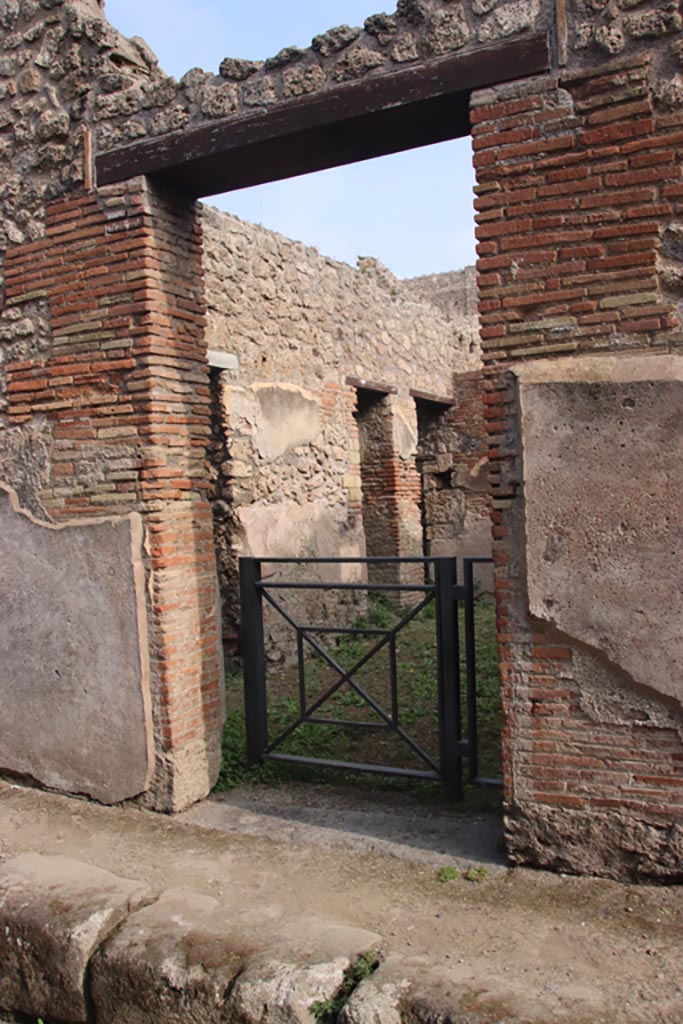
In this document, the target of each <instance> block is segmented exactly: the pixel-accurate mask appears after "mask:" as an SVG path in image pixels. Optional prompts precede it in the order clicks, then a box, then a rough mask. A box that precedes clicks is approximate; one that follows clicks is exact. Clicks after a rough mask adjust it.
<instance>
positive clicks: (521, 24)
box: [0, 0, 683, 250]
mask: <svg viewBox="0 0 683 1024" xmlns="http://www.w3.org/2000/svg"><path fill="white" fill-rule="evenodd" d="M556 2H557V0H467V2H459V0H399V3H398V6H397V9H396V11H395V12H394V13H393V14H384V13H381V14H374V15H371V16H370V17H368V18H367V19H366V21H365V24H364V26H363V27H362V28H360V27H358V28H352V27H349V26H340V27H337V28H333V29H331V30H330V31H328V32H325V33H323V34H321V35H319V36H316V37H315V38H314V39H313V41H312V44H311V46H310V47H309V48H308V49H305V50H304V49H299V48H297V47H293V46H286V47H285V48H284V49H282V50H281V51H280V52H279V53H277V54H275V55H274V56H272V57H270V58H269V59H267V60H265V61H250V60H245V59H242V58H240V57H233V56H230V57H226V58H225V60H224V61H223V62H222V63H221V65H220V68H219V69H217V73H212V72H211V71H202V70H199V69H192V70H190V71H188V72H187V74H185V75H184V76H183V78H182V79H181V80H180V81H179V82H176V81H175V79H173V78H171V77H169V76H167V75H166V74H164V73H163V71H162V70H161V69H160V68H159V66H158V62H157V59H156V57H155V55H154V54H153V53H152V51H151V49H150V48H149V46H148V45H147V44H146V43H145V42H144V41H143V40H141V39H139V38H133V39H130V40H129V39H126V38H124V37H123V36H122V35H121V34H120V33H119V32H117V31H116V29H115V28H113V27H112V26H111V25H110V24H109V23H108V22H107V20H106V18H105V16H104V9H103V4H102V2H101V0H3V2H2V3H0V32H2V42H1V50H0V167H2V179H3V182H4V184H3V185H2V194H1V195H0V200H1V201H3V202H4V203H7V204H9V209H6V210H4V211H3V217H2V219H1V220H2V227H1V228H0V250H2V249H4V248H5V247H6V245H7V244H8V243H10V244H11V243H14V242H20V241H24V240H26V239H27V237H28V238H30V237H31V236H32V235H33V234H35V232H36V231H38V230H39V229H38V225H37V223H36V224H34V225H33V227H32V226H31V222H32V220H33V219H34V217H35V216H37V215H38V212H39V207H40V206H41V204H42V202H44V200H45V199H46V198H51V197H53V196H55V195H57V194H60V193H63V192H65V191H69V189H70V188H73V187H77V186H78V185H79V184H80V183H81V182H82V180H83V175H84V171H83V156H82V149H83V138H84V134H83V130H84V129H85V128H87V129H88V130H89V131H92V132H93V135H94V143H95V150H96V151H97V152H105V151H107V150H109V149H113V148H116V147H120V146H125V145H128V144H133V143H136V142H138V141H140V140H143V139H146V138H149V139H151V138H156V137H160V136H164V135H167V134H169V133H172V132H177V131H179V130H183V129H187V128H189V127H196V126H200V125H202V124H206V123H211V122H212V121H215V120H223V119H226V118H233V117H239V116H241V115H245V114H250V113H254V112H259V111H263V110H266V109H272V108H273V107H274V106H277V105H278V104H280V103H286V102H288V101H292V100H294V99H297V98H300V97H302V96H306V95H309V94H318V93H320V94H323V93H324V92H325V91H326V90H329V89H334V88H337V87H339V86H340V85H343V84H344V83H347V82H350V81H352V80H359V79H365V78H373V77H377V76H382V75H384V74H387V73H389V72H391V71H394V70H396V69H399V68H409V67H411V66H415V65H419V64H424V63H425V62H428V61H430V60H433V59H435V58H438V57H441V56H444V55H447V54H455V53H460V52H461V53H467V52H472V51H474V52H476V51H477V50H479V49H482V48H491V47H493V48H495V47H496V45H499V44H501V43H504V42H507V41H510V40H514V39H517V38H520V39H521V38H524V37H525V36H528V35H530V34H532V33H538V32H546V31H548V32H550V34H551V36H552V38H553V39H554V41H555V44H556V47H555V53H556V61H557V63H558V67H559V65H560V63H562V62H564V60H565V59H566V61H567V63H568V65H569V67H570V68H574V67H576V68H581V67H584V66H595V65H599V64H600V63H602V62H604V61H605V60H606V59H609V58H612V57H616V56H618V57H622V56H631V55H633V56H637V55H638V54H647V55H648V56H650V57H651V58H653V69H652V76H653V77H652V81H653V89H654V92H655V95H656V96H657V97H658V98H659V100H660V101H661V102H662V103H664V104H667V105H670V106H677V105H683V74H682V69H683V35H682V29H683V16H682V15H681V10H680V0H569V2H568V8H567V11H566V18H565V17H560V16H559V15H558V11H559V12H561V11H562V9H563V4H561V3H559V2H557V10H556ZM519 73H520V77H523V76H524V68H523V67H520V69H519ZM17 189H20V190H21V193H22V210H23V213H22V214H21V216H18V212H17V211H16V210H15V209H14V206H15V205H16V204H15V199H16V195H15V193H16V191H17ZM3 236H4V237H3Z"/></svg>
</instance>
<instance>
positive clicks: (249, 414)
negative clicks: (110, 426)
mask: <svg viewBox="0 0 683 1024" xmlns="http://www.w3.org/2000/svg"><path fill="white" fill-rule="evenodd" d="M202 223H203V237H204V271H205V282H206V283H205V288H206V296H207V344H208V347H209V349H210V350H211V351H217V352H225V353H231V354H232V355H234V356H235V357H236V358H237V368H236V369H234V370H222V371H216V373H217V378H216V387H217V391H216V396H217V403H218V404H217V407H216V410H215V414H214V424H215V426H216V428H217V430H218V434H219V435H220V432H221V431H222V432H223V440H222V441H221V440H220V438H218V439H217V448H216V449H215V450H216V455H215V457H214V458H213V459H212V461H213V462H214V465H215V469H214V473H215V478H216V487H217V491H216V495H217V502H216V503H215V504H214V513H215V523H216V539H217V550H218V558H219V576H220V580H221V591H222V595H223V617H224V639H225V644H226V651H227V652H228V653H229V654H234V653H235V649H236V643H237V626H238V591H237V582H236V572H237V563H238V559H239V557H240V555H253V556H256V557H268V556H269V555H270V556H271V557H275V556H279V557H291V558H297V557H339V556H345V557H351V558H353V557H363V556H364V555H365V554H366V552H367V553H368V554H373V555H377V556H398V555H402V556H415V555H422V554H423V544H422V530H421V524H420V479H419V474H418V472H417V467H416V462H415V460H416V454H417V420H416V409H415V399H414V398H413V397H412V395H411V390H413V389H422V390H424V391H426V392H429V393H434V392H436V393H438V394H442V393H444V392H449V390H450V388H451V383H450V382H451V378H452V372H453V371H454V370H455V369H458V370H462V371H465V370H468V369H469V368H471V367H476V366H478V365H479V363H480V354H479V341H478V326H477V321H476V319H475V317H474V316H473V315H471V314H470V315H464V314H463V313H462V312H460V311H459V309H458V308H457V307H456V306H455V304H452V310H449V311H448V312H444V311H443V310H442V309H441V308H439V307H438V306H436V305H434V304H433V303H432V302H431V301H428V300H427V299H425V298H423V297H422V296H421V295H419V294H417V293H416V291H415V289H414V287H413V282H407V283H404V282H401V281H399V280H398V279H397V278H395V277H394V275H393V274H392V273H391V272H390V271H389V270H387V269H386V268H385V267H383V266H382V265H381V264H380V263H378V262H377V261H376V260H374V259H370V258H365V259H359V262H358V267H357V268H353V267H350V266H348V265H347V264H345V263H339V262H337V261H335V260H332V259H329V258H327V257H325V256H322V255H321V254H320V253H318V252H317V250H315V249H312V248H310V247H307V246H304V245H302V244H301V243H299V242H295V241H292V240H291V239H288V238H285V237H284V236H282V235H279V234H277V233H275V232H272V231H269V230H267V229H265V228H262V227H259V226H256V225H253V224H247V223H244V222H243V221H241V220H239V219H238V218H236V217H232V216H230V215H229V214H226V213H221V212H219V211H218V210H215V209H212V208H211V207H204V208H203V212H202ZM449 284H450V282H448V283H447V285H446V287H448V285H449ZM441 290H442V291H444V290H445V288H444V285H443V284H442V285H441ZM362 381H368V382H373V383H374V384H376V385H377V384H379V385H381V386H384V387H385V389H386V397H385V398H382V394H381V392H372V391H367V390H364V389H363V388H362V386H361V384H360V382H362ZM352 382H353V383H352ZM480 383H481V382H480ZM373 395H374V396H375V397H376V399H377V403H376V404H375V403H374V402H373V401H371V398H372V396H373ZM479 403H480V409H481V387H480V393H479ZM373 410H374V412H375V413H378V414H379V413H381V415H379V416H373ZM477 412H479V415H477ZM467 414H469V415H472V416H473V423H475V422H476V423H477V425H478V430H479V433H480V436H483V423H482V419H481V414H480V410H475V409H473V408H472V407H471V406H468V412H467ZM463 415H465V413H464V410H463ZM371 421H372V423H374V424H375V426H379V427H380V428H381V429H380V430H379V432H378V431H377V430H373V429H372V428H371ZM473 429H474V428H473ZM359 431H360V436H359ZM216 459H217V461H216ZM460 525H461V528H460V529H457V528H455V529H454V530H453V531H452V534H451V538H452V541H451V544H450V545H449V546H448V550H446V548H445V547H444V549H443V550H442V551H441V553H442V554H454V553H462V551H464V550H465V548H467V549H468V551H469V548H468V544H467V543H464V542H463V537H462V536H461V534H462V533H463V530H464V529H465V526H466V524H464V522H462V523H461V524H460ZM480 540H481V543H482V545H483V547H482V550H481V552H480V553H487V552H488V550H489V546H490V539H489V538H486V537H485V536H482V537H481V538H480ZM281 571H282V570H281ZM292 571H293V570H290V572H292ZM323 571H324V572H325V573H326V575H327V577H328V578H330V576H331V578H333V579H334V578H339V579H340V580H341V576H340V575H339V574H340V572H341V570H339V569H337V570H335V571H334V572H333V571H332V569H331V567H330V566H327V567H325V568H323V567H318V568H316V567H314V566H308V567H306V569H305V570H304V569H302V570H300V573H301V574H304V573H305V574H306V578H311V577H312V578H314V579H318V578H320V573H321V572H323ZM358 571H359V570H358V569H357V568H355V569H352V568H351V567H347V568H346V569H345V570H344V573H343V578H344V580H346V579H348V578H350V577H349V576H348V574H349V573H351V574H352V575H353V574H354V573H357V572H358ZM416 571H417V570H416V568H415V567H412V566H411V567H410V569H409V570H404V575H405V577H406V579H407V578H410V579H412V578H413V577H414V576H415V573H416ZM396 572H397V570H396V567H395V566H394V567H391V569H389V568H388V567H385V571H384V573H383V578H385V579H386V581H393V582H400V581H401V579H402V578H403V577H401V575H400V574H399V575H396ZM418 575H419V573H418ZM354 578H355V576H354ZM319 598H320V594H319V593H316V595H315V600H314V602H313V604H312V608H311V611H315V612H316V613H317V614H320V613H321V611H322V610H324V612H325V614H328V613H330V614H331V613H333V610H334V609H336V612H335V614H338V615H341V620H342V621H343V619H344V613H343V607H345V606H344V603H343V602H342V601H341V600H340V595H339V594H337V595H336V598H332V597H330V598H327V597H325V598H324V600H323V602H322V604H321V602H320V600H319ZM335 600H336V602H337V605H335V603H334V602H335ZM309 603H311V602H309ZM288 607H289V609H290V610H292V611H294V610H295V609H296V611H297V612H298V613H300V614H304V611H305V609H306V602H305V601H304V599H303V597H301V596H300V597H299V600H298V601H295V600H294V598H293V596H292V595H289V606H288ZM353 612H354V608H350V613H353ZM268 616H269V617H268V623H267V635H268V640H269V643H270V644H272V643H273V642H274V641H276V640H277V643H276V645H275V646H276V648H278V649H279V650H280V651H282V650H283V643H284V644H285V646H286V638H285V635H283V633H282V631H281V630H278V628H277V626H276V624H275V621H276V620H275V621H273V618H272V614H271V613H270V612H269V613H268ZM309 618H310V615H309ZM289 653H290V654H291V653H293V652H292V651H290V652H289ZM273 654H275V651H273Z"/></svg>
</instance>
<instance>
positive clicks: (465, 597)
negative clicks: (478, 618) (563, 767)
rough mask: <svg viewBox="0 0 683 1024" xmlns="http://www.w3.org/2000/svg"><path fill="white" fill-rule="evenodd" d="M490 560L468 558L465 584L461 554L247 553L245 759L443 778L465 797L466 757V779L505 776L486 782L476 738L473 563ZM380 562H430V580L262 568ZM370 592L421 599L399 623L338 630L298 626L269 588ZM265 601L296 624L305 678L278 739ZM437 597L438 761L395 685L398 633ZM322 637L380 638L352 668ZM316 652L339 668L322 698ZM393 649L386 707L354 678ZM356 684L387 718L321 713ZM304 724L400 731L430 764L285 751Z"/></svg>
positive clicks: (456, 795)
mask: <svg viewBox="0 0 683 1024" xmlns="http://www.w3.org/2000/svg"><path fill="white" fill-rule="evenodd" d="M491 561H492V559H490V558H484V557H481V558H465V559H463V565H464V582H463V584H458V581H457V560H456V559H455V558H437V557H425V558H421V557H412V558H396V557H387V558H381V557H368V558H241V559H240V593H241V603H242V615H241V647H242V656H243V662H244V700H245V715H246V731H247V759H248V761H249V763H251V764H253V763H256V762H261V761H263V760H271V761H280V762H287V763H296V764H304V765H317V766H319V767H325V768H339V769H344V770H355V771H362V772H367V773H374V774H385V775H392V776H399V777H403V778H416V779H429V780H441V781H442V782H443V783H444V785H445V787H446V791H447V793H448V795H449V796H450V797H451V798H453V799H461V798H462V795H463V767H462V759H463V757H467V759H468V773H467V774H468V779H469V781H470V782H480V783H481V782H497V780H488V779H481V778H480V777H479V769H478V743H477V708H476V656H475V647H474V641H475V622H474V597H475V584H474V567H475V565H477V564H486V563H491ZM380 564H385V565H393V566H403V565H419V564H421V565H423V566H424V567H425V582H422V583H418V582H412V581H407V582H401V583H393V582H381V581H374V580H368V581H359V582H352V583H342V582H339V583H327V582H322V581H318V580H310V581H304V582H301V581H292V580H278V579H273V578H271V577H265V576H264V574H263V566H264V565H268V566H270V565H276V566H288V565H289V566H301V565H304V566H305V565H311V566H312V565H359V566H377V565H380ZM428 567H431V571H432V574H433V579H432V580H429V579H428V578H427V568H428ZM306 590H310V591H320V590H323V591H328V592H333V591H342V592H343V591H360V592H362V591H365V592H368V593H382V592H384V593H391V594H401V593H415V594H416V595H419V599H418V602H417V604H416V605H415V606H414V607H413V608H411V609H409V610H406V611H404V614H403V615H402V616H401V617H400V619H399V621H398V622H397V623H396V625H395V626H393V627H392V628H378V627H371V626H368V627H359V626H348V627H346V626H330V625H322V624H316V623H299V622H297V621H296V620H295V619H294V617H293V616H292V615H291V614H290V613H289V612H288V611H287V609H286V608H284V607H283V606H282V604H281V603H280V601H279V600H278V599H277V597H276V596H275V595H274V594H273V593H271V591H306ZM264 600H265V601H266V602H267V603H268V604H269V605H271V606H272V607H273V608H274V609H275V610H276V612H277V613H278V614H279V615H280V616H281V617H282V618H283V619H284V620H285V621H286V622H287V623H288V624H289V625H290V626H291V627H292V629H293V630H294V631H295V635H296V643H297V660H298V681H299V715H298V717H297V718H296V719H295V721H293V722H292V723H290V724H289V725H288V726H287V727H286V728H284V729H282V730H281V731H280V732H279V733H278V734H277V736H275V737H274V738H273V739H270V738H269V729H268V700H267V692H266V656H265V640H264V623H263V608H264ZM432 602H435V608H436V650H437V679H436V682H437V694H438V708H439V754H438V757H437V758H433V757H432V756H431V755H430V754H429V753H428V752H427V751H425V750H424V749H423V748H422V746H421V745H420V744H419V743H418V742H417V741H416V740H415V739H414V738H413V737H411V736H410V734H409V733H408V732H407V731H406V730H405V729H404V728H403V727H402V726H401V724H400V720H399V719H400V715H399V700H398V686H397V678H398V671H397V657H396V637H397V635H398V634H399V633H400V632H401V630H403V629H404V628H405V627H406V626H407V625H408V624H409V623H410V622H411V621H412V620H413V619H414V618H415V617H416V616H417V615H419V613H420V612H421V611H422V610H423V609H424V608H426V607H427V605H429V604H430V603H432ZM461 604H462V605H463V607H464V625H465V676H466V706H467V735H466V736H463V735H462V731H463V722H462V712H461V678H460V650H459V645H460V638H459V607H460V605H461ZM316 634H317V635H320V636H321V637H322V636H328V635H331V634H336V635H342V634H349V635H352V636H364V637H372V638H377V642H376V643H375V644H374V645H373V646H372V647H371V648H370V649H369V650H368V651H366V652H365V653H364V654H363V655H362V656H361V657H360V658H357V660H356V662H355V664H354V665H352V667H351V668H350V669H348V670H345V669H344V668H342V666H341V665H340V664H339V663H338V661H337V659H336V658H335V657H333V655H331V654H330V653H329V651H327V650H326V649H325V648H324V647H323V646H322V644H321V643H320V642H319V641H318V640H317V639H316ZM306 647H308V648H310V649H312V650H313V651H314V652H315V654H316V655H317V656H318V657H319V658H320V659H322V661H323V662H324V664H326V665H327V666H328V668H329V669H331V670H332V671H333V672H334V673H335V675H336V679H335V681H334V682H333V683H332V685H330V686H328V687H327V689H325V691H324V692H323V694H322V695H320V696H318V697H316V699H315V700H314V701H313V702H312V703H309V701H308V695H307V689H306V676H305V664H304V661H305V650H306ZM385 649H388V651H389V662H390V695H391V709H390V710H386V709H385V708H383V707H382V706H381V705H380V704H379V703H378V702H377V701H376V700H374V699H373V698H372V696H371V695H370V694H369V693H368V692H367V690H366V688H365V687H364V686H363V685H361V684H360V683H359V681H358V680H357V679H356V678H355V676H356V675H357V674H358V672H359V671H360V669H361V668H363V667H364V666H365V665H366V664H367V663H368V662H369V661H370V660H371V659H372V658H373V657H374V656H375V655H376V654H378V653H379V652H380V651H383V650H385ZM345 685H348V686H349V687H350V688H351V689H352V690H353V691H354V692H355V693H356V695H357V697H358V698H359V699H360V700H361V701H363V702H364V703H365V704H366V705H367V706H368V707H369V708H371V709H372V711H374V713H375V714H376V715H378V716H379V718H380V719H381V720H380V721H379V722H358V721H353V720H347V719H340V718H336V717H335V718H330V717H323V716H322V715H320V714H318V712H319V711H320V709H321V708H322V707H323V705H324V704H326V703H327V702H328V701H329V700H330V699H331V698H332V697H334V695H335V694H336V693H338V691H339V690H340V689H341V688H342V687H343V686H345ZM304 724H315V725H327V726H343V727H344V728H346V729H358V730H361V731H362V730H366V731H367V730H374V731H382V732H392V733H394V734H396V736H398V737H399V738H400V739H401V740H402V741H403V743H404V744H406V745H407V747H409V748H410V749H411V750H412V751H413V754H415V755H416V756H417V757H418V758H419V760H421V761H422V763H423V764H424V766H425V767H424V769H417V768H404V767H400V766H398V765H380V764H374V763H365V762H358V761H351V760H335V759H329V758H323V757H320V758H318V757H307V756H303V755H297V754H290V753H286V752H283V751H278V750H277V749H276V748H278V747H280V746H281V745H282V744H283V743H284V742H285V741H286V740H287V739H288V738H289V737H290V736H292V734H293V733H294V732H295V731H296V730H297V729H298V728H299V727H300V726H301V725H304Z"/></svg>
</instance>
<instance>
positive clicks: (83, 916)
mask: <svg viewBox="0 0 683 1024" xmlns="http://www.w3.org/2000/svg"><path fill="white" fill-rule="evenodd" d="M225 914H226V911H225V908H224V907H221V906H220V905H219V903H218V902H217V901H216V900H214V899H213V898H211V897H209V896H204V895H200V894H199V893H196V892H192V891H189V890H178V889H176V890H168V891H166V892H163V893H161V894H158V893H155V892H154V891H153V890H152V889H151V888H150V887H149V886H147V885H145V884H141V883H139V882H136V881H133V880H132V879H127V878H119V877H118V876H116V875H114V874H111V873H110V872H109V871H103V870H101V869H99V868H94V867H91V866H89V865H87V864H82V863H80V862H78V861H75V860H70V859H69V858H66V857H48V856H43V855H41V854H35V853H30V854H23V855H21V856H19V857H16V858H15V859H14V860H11V861H9V862H7V863H6V864H4V865H2V867H0V1014H2V1013H6V1014H7V1015H10V1016H11V1015H13V1014H26V1015H28V1016H31V1017H34V1018H38V1017H40V1018H46V1019H49V1020H53V1019H55V1020H59V1021H60V1022H64V1024H87V1022H89V1021H92V1020H100V1021H110V1022H112V1024H113V1022H115V1024H142V1022H144V1021H149V1022H150V1024H184V1022H191V1021H196V1020H201V1021H202V1024H221V1022H222V1024H227V1022H229V1021H232V1022H238V1021H239V1024H271V1022H272V1024H277V1022H281V1021H283V1020H287V1021H288V1022H291V1024H314V1019H315V1018H314V1016H313V1015H312V1013H311V1012H310V1007H311V1005H312V1004H313V1003H315V1002H316V1001H318V1002H325V1001H326V1000H330V999H333V998H334V996H335V995H336V993H337V992H338V990H339V988H340V986H341V984H342V982H343V980H344V975H345V972H346V971H347V969H348V968H349V967H350V966H351V964H352V963H353V962H354V961H355V960H356V959H357V957H358V956H359V955H360V954H362V953H364V952H367V951H368V950H370V949H372V948H377V947H378V946H379V944H380V942H381V939H380V936H379V935H376V934H374V933H373V932H368V931H363V930H361V929H356V928H342V927H339V926H336V925H334V924H332V923H327V922H322V921H317V920H311V919H306V918H302V919H301V920H300V921H294V922H288V923H286V924H285V925H284V927H282V928H281V929H279V930H278V933H276V934H274V933H273V927H272V923H271V924H270V926H269V923H268V920H267V914H265V915H264V914H261V915H259V910H258V908H254V913H253V914H251V913H250V914H249V919H248V920H247V919H246V917H245V916H244V912H242V917H241V918H240V916H239V915H236V916H235V917H234V918H232V919H227V920H226V916H225Z"/></svg>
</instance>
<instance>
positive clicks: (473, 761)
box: [464, 558, 479, 782]
mask: <svg viewBox="0 0 683 1024" xmlns="http://www.w3.org/2000/svg"><path fill="white" fill-rule="evenodd" d="M464 568H465V685H466V687H467V740H468V750H469V762H468V778H469V780H470V782H475V781H476V779H477V778H478V777H479V732H478V727H477V664H476V657H477V656H476V649H475V635H476V634H475V628H474V564H473V563H472V562H471V561H470V559H469V558H466V559H465V565H464Z"/></svg>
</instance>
